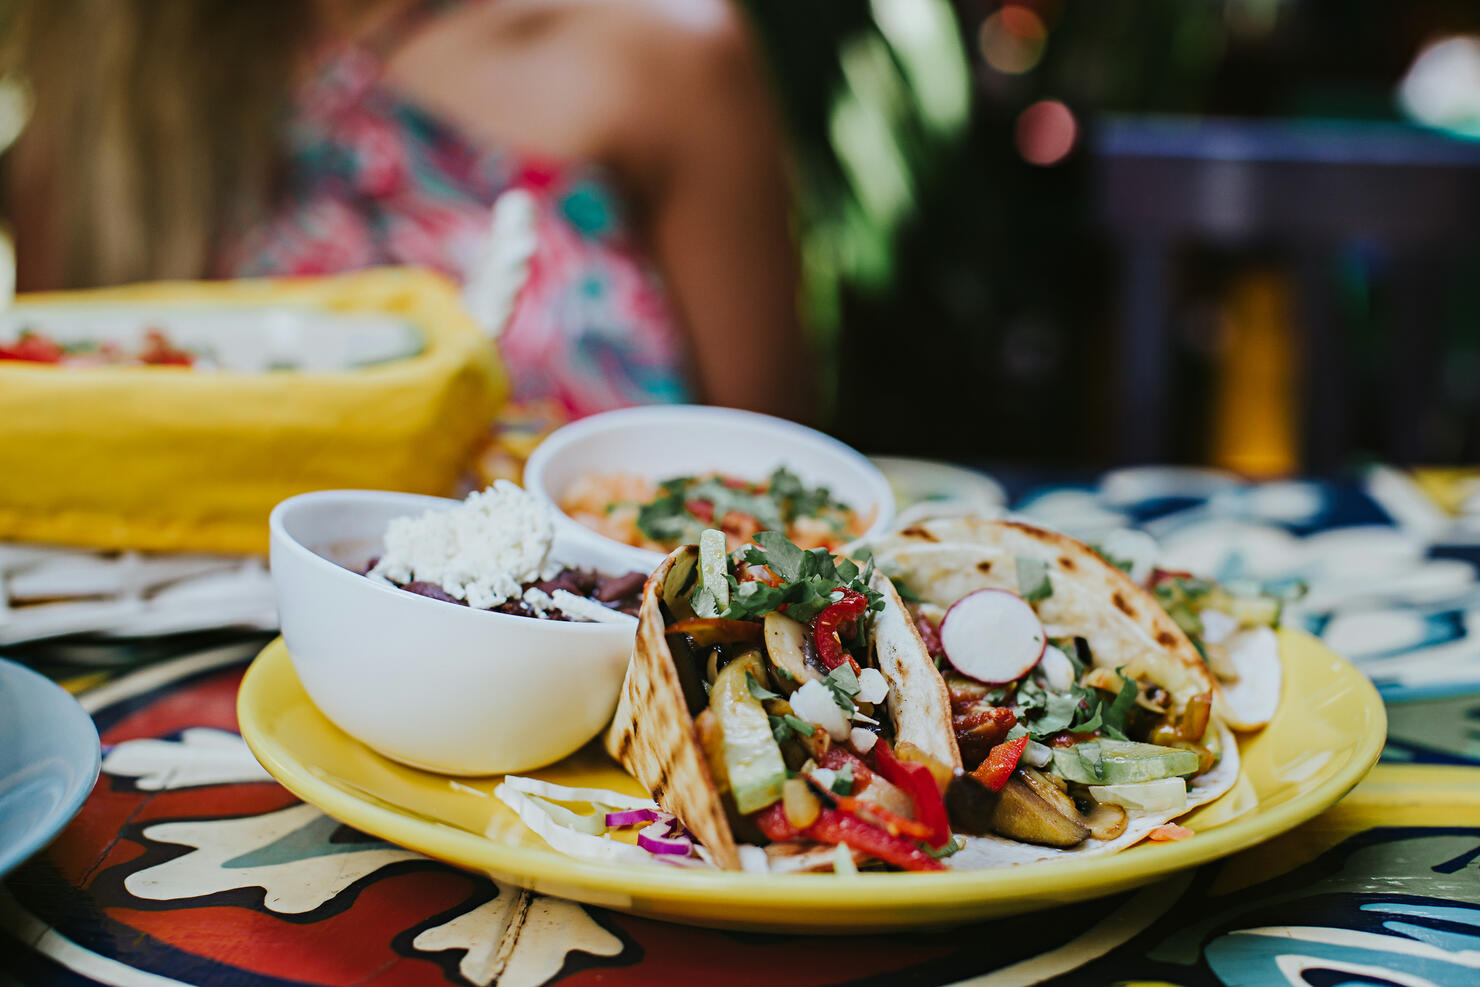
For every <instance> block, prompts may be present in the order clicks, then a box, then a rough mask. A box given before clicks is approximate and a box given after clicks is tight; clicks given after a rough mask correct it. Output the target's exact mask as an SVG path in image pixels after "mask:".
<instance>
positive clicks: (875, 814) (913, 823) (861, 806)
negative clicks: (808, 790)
mask: <svg viewBox="0 0 1480 987" xmlns="http://www.w3.org/2000/svg"><path fill="white" fill-rule="evenodd" d="M833 801H834V802H836V803H838V811H839V812H842V813H844V814H846V815H850V816H856V817H858V818H859V819H862V820H863V821H864V822H867V823H872V824H873V825H875V826H878V827H879V828H880V829H882V830H883V831H884V832H886V833H888V834H890V835H891V836H908V837H909V838H910V839H912V840H925V841H926V842H927V843H930V845H931V846H939V845H940V844H938V843H935V842H933V841H932V840H931V837H932V836H934V835H935V834H934V831H933V830H932V828H931V827H929V826H927V825H925V824H924V823H923V822H920V821H919V820H918V819H910V818H908V817H906V816H901V815H899V814H898V813H895V812H890V811H889V810H888V809H886V808H884V807H883V806H882V805H876V804H875V803H873V802H868V801H865V800H863V799H859V798H854V797H853V796H851V795H834V796H833Z"/></svg>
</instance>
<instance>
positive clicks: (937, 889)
mask: <svg viewBox="0 0 1480 987" xmlns="http://www.w3.org/2000/svg"><path fill="white" fill-rule="evenodd" d="M1281 651H1282V654H1283V655H1284V659H1285V692H1284V698H1283V701H1282V702H1281V705H1280V711H1279V715H1278V716H1277V717H1276V718H1275V720H1274V722H1273V723H1271V724H1270V725H1269V726H1268V727H1267V728H1265V730H1264V731H1262V732H1261V733H1258V734H1255V735H1253V736H1251V737H1249V738H1248V739H1246V740H1245V741H1244V742H1243V744H1242V746H1241V751H1242V754H1243V767H1242V771H1241V773H1240V775H1239V779H1238V782H1237V784H1236V785H1235V786H1234V788H1233V790H1232V791H1230V792H1229V793H1228V794H1227V795H1225V796H1224V797H1223V798H1221V799H1219V800H1218V801H1216V802H1214V803H1212V804H1211V805H1208V806H1204V807H1203V808H1202V809H1200V810H1198V811H1197V812H1195V813H1193V814H1192V815H1190V816H1188V817H1187V818H1186V819H1184V820H1183V822H1185V823H1186V824H1187V825H1188V826H1191V827H1192V828H1193V829H1194V830H1196V831H1197V835H1196V836H1195V837H1194V838H1192V839H1189V840H1184V841H1181V842H1177V843H1158V844H1142V845H1140V846H1136V847H1132V848H1131V849H1129V850H1126V851H1124V852H1122V853H1118V854H1112V855H1109V856H1100V857H1086V858H1084V859H1081V860H1056V861H1048V862H1044V863H1036V864H1030V865H1027V866H1022V867H1017V868H1010V869H1004V870H988V871H952V872H948V873H944V874H903V873H877V874H860V875H857V876H853V877H838V876H836V875H832V874H795V875H786V876H763V875H753V874H743V873H727V872H719V871H696V870H683V871H680V870H677V869H673V868H668V867H664V866H662V865H653V866H650V867H643V866H634V865H619V864H609V863H596V862H591V861H586V860H581V859H577V858H574V857H568V856H565V855H563V854H560V853H557V852H556V851H554V850H552V849H551V848H550V847H549V846H548V845H547V844H546V843H545V842H544V840H542V839H541V838H540V837H539V836H536V835H535V834H534V833H533V832H531V831H530V830H528V829H526V828H525V827H524V825H523V824H522V823H520V822H519V820H518V818H517V817H516V816H515V815H514V814H513V813H512V812H511V811H509V810H508V809H507V808H505V807H504V805H503V804H502V803H501V802H499V801H498V800H497V799H495V798H493V796H492V794H491V793H492V791H493V788H494V786H495V785H496V784H497V782H498V779H497V778H489V779H478V780H473V781H469V780H466V779H462V780H453V779H450V778H447V777H444V776H441V775H434V774H430V773H428V772H424V771H418V770H416V769H413V768H408V767H404V766H402V765H400V764H396V763H395V762H393V761H389V760H387V759H385V758H383V757H381V756H380V755H378V754H376V753H374V752H373V751H371V750H370V749H369V748H368V747H365V746H364V745H363V744H360V743H359V742H357V741H355V740H352V739H351V738H350V737H348V736H347V735H345V734H344V733H342V732H340V731H339V730H338V729H337V728H336V727H335V726H334V725H333V724H331V723H330V722H329V721H328V720H327V719H325V718H324V716H323V714H321V713H320V712H319V711H318V709H317V708H316V707H315V706H314V705H313V703H312V702H311V701H310V700H309V698H308V696H307V694H305V693H304V691H303V688H302V686H300V685H299V683H298V678H297V676H296V675H295V674H294V672H293V666H292V663H291V660H290V659H289V656H288V652H287V649H286V648H284V646H283V644H282V642H281V641H275V642H273V643H272V644H270V645H269V646H268V647H267V649H266V650H265V651H263V652H262V654H261V655H260V656H259V657H258V658H257V660H256V661H255V662H254V663H253V665H252V667H251V669H249V670H248V672H247V675H246V678H245V679H244V680H243V682H242V687H241V694H240V696H239V697H238V700H237V715H238V717H239V719H240V723H241V732H242V736H243V737H245V738H246V740H247V743H248V744H249V745H251V748H252V751H253V752H254V753H255V754H256V755H257V759H258V760H260V761H261V762H262V763H263V765H264V766H265V767H266V768H267V770H268V771H270V772H272V774H273V776H274V777H275V778H277V779H278V781H280V782H282V783H283V784H284V785H285V786H287V788H288V789H289V790H290V791H292V792H293V793H294V794H295V795H297V796H298V797H299V798H301V799H303V800H304V801H306V802H310V803H312V804H314V805H316V806H318V807H319V808H320V809H322V810H323V811H324V812H326V813H328V814H329V815H330V816H333V817H334V818H336V819H338V820H340V821H342V822H344V823H346V824H348V825H350V826H353V827H355V828H356V829H359V830H362V831H364V832H366V833H371V834H373V835H375V836H379V837H381V838H383V839H386V840H390V841H391V842H394V843H399V844H401V845H403V846H407V847H411V848H412V849H415V850H419V851H421V852H422V853H425V854H428V855H430V856H433V857H438V858H440V859H442V860H445V861H448V862H449V863H452V864H456V865H458V866H460V867H466V868H468V869H470V870H477V871H484V872H486V873H488V874H491V875H492V876H493V877H495V878H497V879H499V880H501V881H507V882H510V883H513V884H518V885H522V886H525V887H529V888H533V889H534V890H536V891H540V892H543V893H545V894H551V895H556V896H559V897H562V898H572V899H575V900H576V901H583V902H587V903H590V904H596V905H602V906H605V907H607V908H615V909H619V910H621V911H626V912H633V913H635V914H639V915H648V916H652V917H655V918H662V919H670V920H673V921H677V922H688V923H692V924H696V925H708V926H719V927H732V928H747V929H766V930H772V931H783V932H807V933H813V932H862V931H870V930H876V929H900V928H909V927H918V926H939V925H949V924H955V923H962V922H968V921H971V920H974V919H983V918H990V917H993V916H1000V915H1010V914H1014V913H1017V912H1026V911H1032V910H1033V909H1037V908H1047V907H1049V906H1052V905H1060V904H1065V903H1067V902H1073V901H1081V900H1083V899H1086V898H1094V897H1097V896H1099V895H1107V894H1112V893H1114V892H1117V891H1123V890H1125V889H1127V888H1131V887H1134V886H1136V885H1139V884H1144V883H1146V882H1147V881H1151V880H1153V879H1155V878H1157V877H1160V876H1162V875H1164V874H1167V873H1169V872H1171V871H1176V870H1180V869H1182V868H1185V867H1191V866H1194V865H1196V864H1201V863H1204V862H1206V861H1209V860H1213V859H1215V858H1218V857H1222V856H1225V855H1226V854H1229V853H1232V852H1234V851H1236V850H1240V849H1242V848H1244V847H1247V846H1251V845H1253V844H1255V843H1259V842H1260V841H1262V840H1267V839H1269V838H1270V837H1272V836H1275V835H1276V834H1278V833H1282V832H1284V831H1285V830H1287V829H1290V828H1291V827H1293V826H1295V825H1297V824H1299V823H1301V822H1303V821H1305V820H1306V819H1309V818H1311V817H1312V816H1314V815H1316V814H1317V813H1319V812H1321V811H1322V810H1323V809H1325V808H1326V807H1328V806H1330V805H1331V804H1332V803H1333V802H1335V801H1336V800H1337V799H1339V798H1341V797H1342V796H1343V795H1345V794H1346V793H1347V792H1348V791H1350V790H1351V788H1352V786H1353V785H1355V784H1356V783H1357V782H1358V781H1359V780H1361V778H1362V776H1363V775H1365V774H1366V773H1367V770H1368V769H1369V768H1370V767H1371V766H1372V764H1373V762H1374V761H1376V760H1377V755H1378V754H1379V753H1380V752H1381V750H1382V745H1383V738H1384V734H1385V732H1386V717H1385V716H1384V714H1383V708H1382V702H1381V700H1380V699H1379V698H1378V696H1377V692H1376V690H1374V689H1373V688H1372V685H1371V684H1370V683H1369V682H1368V681H1367V679H1366V678H1365V677H1364V676H1363V675H1362V674H1361V673H1360V672H1358V671H1357V670H1356V669H1354V668H1352V666H1351V665H1349V664H1347V663H1346V662H1345V661H1343V660H1342V659H1340V658H1338V657H1336V655H1334V654H1332V653H1331V652H1330V651H1328V650H1326V649H1325V648H1324V647H1322V646H1321V645H1320V644H1319V643H1317V642H1316V641H1315V639H1313V638H1311V637H1309V636H1307V635H1305V634H1301V633H1297V632H1290V631H1284V632H1281ZM428 728H429V729H431V728H433V725H431V724H429V725H428ZM537 775H538V776H539V777H541V778H545V779H547V780H549V781H553V782H557V783H560V784H565V785H578V786H591V787H597V788H612V789H617V790H621V791H627V792H630V793H633V794H642V792H641V789H640V788H639V786H638V785H637V783H636V782H635V781H633V780H632V779H631V778H629V777H628V776H627V775H626V774H625V773H624V772H622V771H621V769H619V768H618V767H617V766H616V765H615V764H614V763H613V762H612V761H611V760H609V759H608V758H607V757H606V756H605V754H603V753H601V752H600V751H599V750H597V749H595V748H594V747H592V748H587V749H586V750H584V751H582V752H580V753H578V754H576V755H574V756H572V757H570V758H567V759H566V760H564V761H562V762H560V763H559V764H557V765H554V766H553V767H550V768H547V769H545V770H544V771H540V772H537Z"/></svg>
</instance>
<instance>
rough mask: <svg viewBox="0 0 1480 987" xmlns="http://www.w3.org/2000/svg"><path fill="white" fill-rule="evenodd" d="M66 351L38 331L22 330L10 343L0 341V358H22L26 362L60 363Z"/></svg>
mask: <svg viewBox="0 0 1480 987" xmlns="http://www.w3.org/2000/svg"><path fill="white" fill-rule="evenodd" d="M65 355H66V353H65V352H64V351H63V350H62V348H61V347H60V346H58V345H57V344H56V343H55V342H53V341H52V340H51V339H49V338H47V337H46V336H43V335H41V334H40V333H35V332H23V333H21V335H20V338H19V339H17V340H16V341H15V343H13V344H11V345H8V346H7V345H5V344H3V343H0V360H24V361H25V362H27V363H61V362H62V357H63V356H65Z"/></svg>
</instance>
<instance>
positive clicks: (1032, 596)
mask: <svg viewBox="0 0 1480 987" xmlns="http://www.w3.org/2000/svg"><path fill="white" fill-rule="evenodd" d="M1017 581H1018V595H1020V596H1021V597H1022V598H1023V599H1024V600H1027V601H1028V602H1029V603H1037V602H1038V601H1039V600H1046V599H1048V598H1049V597H1050V596H1053V584H1052V583H1051V582H1049V580H1048V564H1047V563H1045V562H1044V561H1043V560H1042V559H1030V558H1019V559H1018V560H1017Z"/></svg>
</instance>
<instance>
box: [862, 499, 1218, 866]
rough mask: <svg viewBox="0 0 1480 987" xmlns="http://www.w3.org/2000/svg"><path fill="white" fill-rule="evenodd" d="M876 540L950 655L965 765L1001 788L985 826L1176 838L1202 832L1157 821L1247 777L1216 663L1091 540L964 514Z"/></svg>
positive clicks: (1082, 839) (930, 646)
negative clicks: (1240, 775)
mask: <svg viewBox="0 0 1480 987" xmlns="http://www.w3.org/2000/svg"><path fill="white" fill-rule="evenodd" d="M876 548H877V549H878V551H879V556H878V558H879V560H880V566H881V568H883V569H884V570H885V571H887V572H889V573H890V574H891V576H893V578H894V579H895V580H896V581H897V583H898V585H899V588H900V591H901V592H902V593H904V594H905V595H906V596H907V597H908V598H909V599H910V603H909V604H908V607H909V611H910V615H911V618H912V620H913V621H914V622H915V624H916V626H917V628H918V629H919V631H920V634H921V638H922V640H923V641H924V642H925V647H926V649H927V650H928V651H929V653H930V654H931V656H932V657H933V658H935V659H936V663H937V665H938V666H939V667H940V668H941V670H942V675H943V677H944V679H945V682H946V685H947V689H948V691H949V695H950V701H951V719H952V728H953V731H954V734H955V738H956V741H957V744H958V747H959V750H960V754H961V759H962V764H963V767H964V768H965V770H966V771H968V772H969V773H970V774H971V776H972V777H974V778H975V779H977V780H978V781H980V782H981V783H982V784H983V785H985V786H986V787H987V788H989V789H991V790H992V791H994V792H997V793H998V796H999V799H998V804H997V806H996V808H995V810H994V811H993V813H992V815H991V816H990V817H989V819H988V820H987V823H988V825H987V826H986V827H985V830H969V831H971V832H978V833H981V835H986V836H990V835H993V834H995V835H996V836H1000V837H1007V838H1008V839H1010V840H1012V841H1017V842H1020V843H1027V844H1034V845H1037V846H1041V847H1049V848H1058V849H1076V848H1082V847H1083V848H1088V847H1100V846H1105V847H1119V846H1123V845H1128V841H1134V840H1135V839H1140V838H1143V837H1145V836H1148V835H1151V836H1152V837H1153V838H1168V833H1171V834H1172V838H1176V837H1181V836H1184V835H1190V832H1191V831H1189V830H1181V831H1180V832H1173V831H1170V830H1162V831H1160V832H1159V833H1157V832H1154V830H1155V825H1154V824H1159V823H1161V822H1165V821H1167V820H1170V819H1172V818H1175V817H1176V816H1178V815H1181V814H1182V813H1184V812H1186V811H1188V810H1189V809H1191V808H1193V807H1194V806H1195V805H1197V804H1200V803H1201V802H1205V801H1208V800H1209V799H1211V798H1213V797H1216V795H1217V794H1221V792H1222V791H1223V790H1226V787H1227V785H1228V784H1231V782H1232V778H1233V776H1234V775H1235V774H1236V771H1237V768H1236V765H1237V747H1236V745H1235V744H1234V743H1233V741H1232V735H1231V734H1229V733H1228V732H1227V730H1226V729H1225V728H1224V727H1223V726H1222V724H1221V723H1220V722H1219V720H1218V718H1217V717H1215V715H1214V704H1215V698H1216V697H1217V690H1218V686H1217V684H1216V682H1215V678H1214V676H1213V675H1212V674H1211V672H1210V671H1209V668H1208V665H1207V664H1206V663H1205V661H1204V660H1203V658H1202V656H1201V655H1200V654H1199V652H1198V650H1197V648H1196V646H1194V645H1193V643H1192V642H1191V641H1189V639H1188V638H1187V636H1186V634H1185V633H1184V631H1183V630H1182V628H1181V627H1180V626H1179V622H1177V621H1175V620H1174V618H1173V616H1172V615H1171V614H1169V613H1168V612H1165V611H1163V610H1162V609H1161V608H1159V607H1158V606H1157V605H1156V603H1155V602H1154V601H1153V599H1152V598H1151V597H1150V596H1149V595H1148V594H1147V593H1146V592H1145V591H1144V590H1142V589H1141V588H1140V587H1138V586H1136V585H1135V584H1134V583H1133V582H1132V581H1131V580H1130V578H1128V576H1127V575H1126V573H1125V572H1124V571H1122V569H1121V568H1120V567H1117V566H1115V565H1113V564H1111V563H1110V562H1107V561H1106V560H1105V558H1103V557H1102V556H1101V555H1099V554H1097V553H1096V552H1095V551H1094V550H1093V549H1090V548H1089V546H1086V545H1084V544H1082V543H1080V542H1077V541H1074V540H1073V539H1070V538H1067V537H1065V536H1062V535H1058V534H1055V533H1052V532H1047V531H1044V530H1042V529H1037V528H1033V527H1031V526H1028V525H1023V524H1017V523H1014V522H1001V521H984V520H981V519H976V518H958V519H938V520H935V521H930V522H924V523H921V524H918V525H914V526H911V527H908V528H905V529H904V530H902V531H899V532H896V533H894V534H892V535H889V536H886V537H885V538H884V539H883V540H882V541H881V542H880V543H879V545H877V546H876ZM1012 859H1014V860H1015V859H1021V858H1017V857H1014V858H1012Z"/></svg>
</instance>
